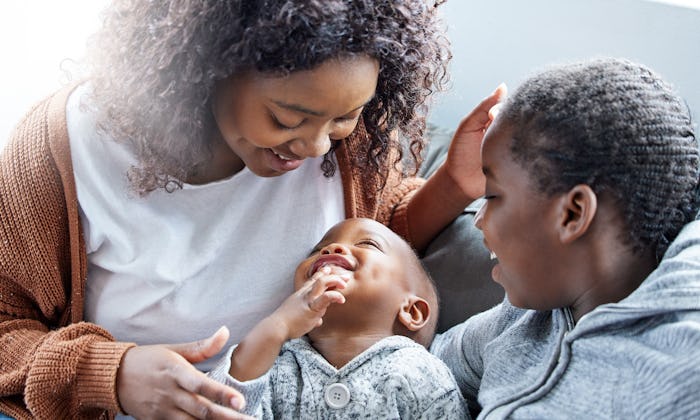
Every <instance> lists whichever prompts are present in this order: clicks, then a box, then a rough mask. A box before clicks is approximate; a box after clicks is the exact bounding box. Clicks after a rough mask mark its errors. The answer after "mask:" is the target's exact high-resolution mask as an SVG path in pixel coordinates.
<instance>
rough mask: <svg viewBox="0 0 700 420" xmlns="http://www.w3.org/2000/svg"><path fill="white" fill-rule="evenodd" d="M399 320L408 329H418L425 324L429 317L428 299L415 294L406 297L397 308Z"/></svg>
mask: <svg viewBox="0 0 700 420" xmlns="http://www.w3.org/2000/svg"><path fill="white" fill-rule="evenodd" d="M398 318H399V322H400V323H401V324H402V325H403V326H404V327H406V329H408V330H409V331H418V330H420V329H421V328H423V327H424V326H425V324H426V323H427V322H428V319H429V318H430V305H429V304H428V301H426V300H425V299H423V298H422V297H418V296H416V295H410V296H408V297H407V298H406V300H405V301H404V303H403V304H402V305H401V309H399V315H398Z"/></svg>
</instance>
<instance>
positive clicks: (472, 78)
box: [0, 0, 700, 148]
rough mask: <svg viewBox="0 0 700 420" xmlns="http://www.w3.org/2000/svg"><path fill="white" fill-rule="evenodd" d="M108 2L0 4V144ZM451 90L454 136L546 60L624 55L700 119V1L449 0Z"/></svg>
mask: <svg viewBox="0 0 700 420" xmlns="http://www.w3.org/2000/svg"><path fill="white" fill-rule="evenodd" d="M106 4H107V0H62V1H55V0H5V1H3V2H2V3H0V50H1V51H2V56H3V60H2V61H3V65H2V68H0V148H1V147H2V146H3V145H4V144H5V142H6V140H7V137H8V136H9V134H10V131H11V130H12V128H13V127H14V125H15V124H16V123H17V121H18V120H19V119H20V118H21V116H22V115H23V114H24V113H25V112H26V111H27V110H28V109H29V107H30V106H31V105H32V104H33V103H35V102H37V101H38V100H40V99H42V98H43V97H44V96H46V95H48V94H49V93H51V92H52V91H54V90H55V89H57V88H59V87H60V86H62V85H63V84H65V83H67V82H68V81H70V80H71V78H74V77H78V76H79V74H80V60H81V59H82V58H83V55H84V51H85V45H86V41H87V37H88V36H89V35H90V34H92V33H93V32H94V31H95V29H96V28H97V27H98V26H99V22H100V20H99V13H100V11H101V10H102V9H103V8H104V6H105V5H106ZM440 10H441V12H442V13H443V15H444V16H445V20H446V24H447V27H448V34H449V37H450V39H451V41H452V44H453V53H454V58H453V61H452V64H451V88H450V90H449V91H448V92H445V93H442V94H440V95H438V96H437V97H436V98H435V103H434V106H433V108H432V112H431V115H430V120H431V122H433V123H434V124H436V125H438V126H440V127H442V128H444V129H446V130H452V129H454V127H456V125H457V123H458V122H459V120H460V119H461V118H462V116H463V115H465V114H466V113H467V112H468V111H469V110H470V109H471V108H472V107H473V106H474V105H475V104H476V103H478V102H479V101H480V100H481V98H483V97H484V96H486V95H487V94H488V93H489V92H491V91H492V90H493V89H494V88H495V87H496V86H497V85H498V84H499V83H501V82H505V83H506V84H507V85H508V86H509V87H511V88H514V87H515V86H516V85H517V84H518V83H519V82H520V81H521V80H522V79H523V78H525V77H526V76H527V75H529V74H530V73H532V72H533V71H535V70H537V69H539V68H541V67H542V66H545V65H547V64H551V63H556V62H562V61H570V60H573V59H581V58H587V57H593V56H621V57H626V58H629V59H632V60H635V61H639V62H642V63H644V64H647V65H648V66H650V67H652V68H653V69H655V70H656V71H658V72H659V73H660V74H661V75H663V76H664V77H665V78H666V79H667V80H669V81H670V82H671V83H673V84H674V85H675V86H676V88H677V89H678V90H679V92H680V93H681V95H683V96H684V97H685V98H686V100H687V101H688V104H689V106H690V107H691V110H692V112H693V115H694V118H695V121H696V122H697V121H698V117H700V0H685V1H679V0H676V1H657V0H528V1H522V0H490V1H488V2H486V1H474V0H449V1H447V2H446V3H445V4H443V5H442V6H440Z"/></svg>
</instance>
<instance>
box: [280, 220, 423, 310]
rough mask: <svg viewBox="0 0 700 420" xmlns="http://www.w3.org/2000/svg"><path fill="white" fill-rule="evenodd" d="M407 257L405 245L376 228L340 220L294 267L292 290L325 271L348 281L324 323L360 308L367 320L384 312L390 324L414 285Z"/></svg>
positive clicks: (376, 225)
mask: <svg viewBox="0 0 700 420" xmlns="http://www.w3.org/2000/svg"><path fill="white" fill-rule="evenodd" d="M412 255H413V251H412V250H411V248H410V247H409V245H408V244H407V243H406V242H404V241H403V240H402V239H401V238H400V237H399V236H397V235H396V234H395V233H394V232H392V231H391V230H389V229H388V228H387V227H386V226H384V225H382V224H381V223H378V222H376V221H374V220H371V219H348V220H344V221H342V222H340V223H339V224H337V225H335V226H334V227H333V228H331V229H330V230H329V231H328V232H327V233H326V235H325V236H324V237H323V239H321V241H320V242H319V243H318V244H317V245H316V247H315V248H314V250H313V251H312V253H311V254H310V255H309V257H308V258H307V259H305V260H304V261H302V263H301V264H299V266H298V267H297V270H296V275H295V279H294V287H295V289H296V290H298V289H299V288H300V287H301V286H302V285H303V284H304V282H306V281H308V280H309V279H310V278H311V276H312V275H313V274H314V273H315V272H316V271H318V270H319V269H320V268H321V267H323V266H329V267H331V272H332V273H337V274H341V273H345V274H347V275H348V276H349V281H348V282H347V285H346V287H345V288H344V289H342V290H341V293H342V294H343V295H344V296H345V298H346V302H345V303H344V304H342V305H332V306H331V307H330V308H328V312H327V316H326V317H324V322H326V319H327V318H328V315H330V313H331V312H333V311H337V310H341V311H342V312H343V313H348V312H347V311H354V310H357V311H363V309H361V308H365V309H364V311H365V312H366V313H367V314H369V313H371V312H373V311H386V312H387V313H388V314H390V315H388V319H392V320H393V318H394V317H395V316H396V313H397V311H398V308H399V306H400V304H401V301H402V300H403V299H404V298H405V296H406V294H407V292H409V291H411V289H412V288H413V287H414V285H412V284H411V283H417V282H411V279H412V278H413V277H416V274H414V273H413V272H412V271H411V269H409V268H408V267H409V264H412V262H410V261H411V260H410V258H412ZM351 308H354V309H352V310H351ZM375 313H376V312H375ZM357 315H360V314H357Z"/></svg>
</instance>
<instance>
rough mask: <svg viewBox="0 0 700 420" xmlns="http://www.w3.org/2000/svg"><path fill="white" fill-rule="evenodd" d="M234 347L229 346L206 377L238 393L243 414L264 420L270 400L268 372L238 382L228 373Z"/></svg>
mask: <svg viewBox="0 0 700 420" xmlns="http://www.w3.org/2000/svg"><path fill="white" fill-rule="evenodd" d="M235 348H236V345H233V346H231V348H229V349H228V350H227V351H226V353H225V354H224V355H223V356H222V357H221V359H220V360H219V361H218V362H217V363H216V365H215V366H214V368H213V369H212V370H211V371H209V373H208V374H207V376H209V377H210V378H212V379H214V380H216V381H219V382H221V383H223V384H224V385H227V386H230V387H233V388H235V389H237V390H238V391H240V392H241V393H242V394H243V398H245V408H244V410H243V413H244V414H247V415H249V416H254V417H256V418H265V417H264V415H263V413H264V412H269V406H270V404H271V401H270V400H271V399H270V372H269V371H268V372H267V373H265V374H264V375H262V376H260V377H259V378H256V379H253V380H250V381H243V382H241V381H239V380H237V379H236V378H234V377H233V376H231V375H230V374H229V373H228V372H229V369H230V368H231V355H232V354H233V350H234V349H235ZM266 408H267V409H266Z"/></svg>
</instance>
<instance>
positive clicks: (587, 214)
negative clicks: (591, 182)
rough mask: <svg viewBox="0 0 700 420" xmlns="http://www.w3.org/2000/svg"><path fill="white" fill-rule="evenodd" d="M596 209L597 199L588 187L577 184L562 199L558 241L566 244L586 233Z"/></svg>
mask: <svg viewBox="0 0 700 420" xmlns="http://www.w3.org/2000/svg"><path fill="white" fill-rule="evenodd" d="M597 208H598V197H597V196H596V194H595V192H593V190H592V189H591V187H590V186H588V185H585V184H579V185H576V186H574V187H573V188H572V189H570V190H569V192H568V193H566V195H564V196H563V197H562V200H561V209H560V213H559V223H558V226H557V228H558V231H559V239H560V240H561V242H562V243H565V244H568V243H571V242H573V241H575V240H576V239H578V238H580V237H581V236H582V235H583V234H585V233H586V232H587V231H588V228H589V227H590V225H591V222H592V221H593V217H594V216H595V214H596V211H597Z"/></svg>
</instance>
